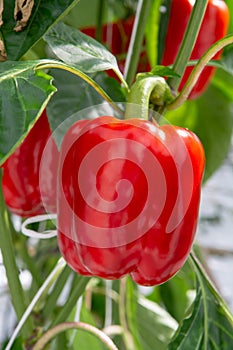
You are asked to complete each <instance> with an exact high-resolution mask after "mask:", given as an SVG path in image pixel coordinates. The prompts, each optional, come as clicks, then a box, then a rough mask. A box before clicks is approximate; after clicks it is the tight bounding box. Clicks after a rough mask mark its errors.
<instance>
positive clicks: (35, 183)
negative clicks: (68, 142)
mask: <svg viewBox="0 0 233 350" xmlns="http://www.w3.org/2000/svg"><path fill="white" fill-rule="evenodd" d="M51 135H52V134H51V130H50V127H49V123H48V119H47V115H46V111H45V110H44V112H43V113H42V115H41V116H40V118H39V119H38V120H37V122H36V123H35V125H34V126H33V128H32V129H31V130H30V132H29V133H28V135H27V136H26V138H25V139H24V141H23V142H22V144H21V145H20V146H19V147H18V148H17V149H16V150H15V151H14V153H13V154H12V155H11V156H10V157H9V158H8V159H7V160H6V162H5V163H4V164H3V168H4V172H3V179H2V189H3V195H4V198H5V202H6V204H7V206H8V207H9V209H10V210H11V212H12V213H14V214H17V215H20V216H22V217H29V216H34V215H38V214H43V213H45V212H46V210H45V208H44V204H45V205H46V208H49V209H50V211H51V212H56V175H55V174H54V169H55V167H56V164H57V161H58V149H57V146H56V144H55V142H54V141H53V139H52V138H51V139H50V137H51ZM48 140H50V143H49V147H50V149H49V151H48V152H47V156H46V160H44V161H43V169H42V170H43V171H41V169H40V167H41V159H42V156H43V152H44V149H45V146H46V144H47V142H48ZM42 193H43V198H42V195H41V194H42Z"/></svg>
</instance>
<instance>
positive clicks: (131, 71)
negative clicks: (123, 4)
mask: <svg viewBox="0 0 233 350" xmlns="http://www.w3.org/2000/svg"><path fill="white" fill-rule="evenodd" d="M151 2H152V1H151V0H139V1H138V5H137V12H136V16H135V20H134V25H133V31H132V35H131V39H130V44H129V49H128V53H127V56H126V62H125V71H124V77H125V80H126V82H127V84H128V85H129V86H130V85H131V84H132V82H133V80H134V78H135V74H136V72H137V66H138V62H139V57H140V53H141V48H142V44H143V38H144V33H145V27H146V21H147V18H148V15H149V12H150V8H151Z"/></svg>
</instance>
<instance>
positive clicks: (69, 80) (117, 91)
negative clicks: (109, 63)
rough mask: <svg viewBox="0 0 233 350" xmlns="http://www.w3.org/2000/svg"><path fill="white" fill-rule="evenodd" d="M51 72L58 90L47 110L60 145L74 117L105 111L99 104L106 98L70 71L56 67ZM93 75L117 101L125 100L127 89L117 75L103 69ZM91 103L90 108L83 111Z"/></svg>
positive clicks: (78, 117)
mask: <svg viewBox="0 0 233 350" xmlns="http://www.w3.org/2000/svg"><path fill="white" fill-rule="evenodd" d="M50 74H51V75H52V76H53V77H54V85H55V86H56V87H57V90H58V91H57V93H56V94H55V95H54V96H53V98H52V99H51V101H50V103H49V105H48V107H47V114H48V118H49V122H50V126H51V129H52V130H53V131H55V130H56V132H55V134H54V137H55V140H56V142H57V144H58V146H59V145H60V144H61V141H62V139H63V136H64V134H65V132H66V131H67V129H68V128H69V126H70V125H71V124H72V123H73V122H74V121H76V120H79V119H91V118H96V117H98V116H100V115H102V114H101V109H99V108H98V106H99V105H100V104H103V101H104V100H103V98H102V97H101V96H100V95H99V94H98V93H97V92H96V91H95V90H94V89H93V88H92V87H91V86H90V85H89V84H87V83H86V82H85V81H84V80H82V79H81V78H79V77H76V76H74V75H73V74H71V73H69V72H66V71H62V70H56V69H54V70H52V71H51V73H50ZM93 79H94V80H95V81H96V82H97V83H98V84H99V85H100V86H101V87H102V88H103V89H104V90H105V91H106V92H107V93H108V94H109V95H110V97H111V98H112V99H113V100H114V101H118V102H121V101H124V100H125V95H124V92H123V90H122V88H121V86H120V84H119V83H118V82H117V81H116V80H115V79H113V78H109V77H108V76H107V75H106V74H105V73H104V72H99V73H95V74H94V75H93ZM88 107H89V108H90V109H89V111H86V112H85V113H80V112H81V111H82V110H84V109H85V108H88ZM88 112H89V113H88ZM102 113H104V107H103V111H102ZM64 121H66V122H65V123H64ZM61 124H62V127H61ZM57 128H58V129H57Z"/></svg>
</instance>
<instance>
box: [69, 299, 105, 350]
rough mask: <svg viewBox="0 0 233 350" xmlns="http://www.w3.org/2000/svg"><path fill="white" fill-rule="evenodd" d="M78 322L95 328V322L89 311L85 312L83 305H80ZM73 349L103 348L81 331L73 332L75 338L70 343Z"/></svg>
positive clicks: (96, 349) (101, 344)
mask: <svg viewBox="0 0 233 350" xmlns="http://www.w3.org/2000/svg"><path fill="white" fill-rule="evenodd" d="M80 321H81V322H84V323H88V324H91V325H92V326H95V327H96V323H95V320H94V318H93V316H92V314H91V312H90V311H88V310H87V308H86V306H85V304H84V303H82V307H81V312H80ZM72 346H73V349H79V350H87V349H95V350H104V349H105V346H104V345H103V343H102V342H101V341H100V340H99V339H98V338H96V337H95V336H93V334H90V333H88V332H84V331H82V330H77V331H75V336H74V339H73V342H72Z"/></svg>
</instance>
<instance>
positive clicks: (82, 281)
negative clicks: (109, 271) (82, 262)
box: [52, 275, 90, 326]
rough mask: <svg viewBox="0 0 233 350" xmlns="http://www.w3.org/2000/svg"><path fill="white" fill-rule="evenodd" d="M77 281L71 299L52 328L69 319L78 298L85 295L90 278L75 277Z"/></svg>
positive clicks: (72, 288) (72, 289)
mask: <svg viewBox="0 0 233 350" xmlns="http://www.w3.org/2000/svg"><path fill="white" fill-rule="evenodd" d="M74 278H75V281H74V283H73V285H72V287H71V294H70V296H69V299H68V300H67V302H66V303H65V305H64V306H63V307H62V309H61V311H60V312H59V313H58V315H57V317H56V318H55V319H54V320H53V322H52V326H55V325H57V324H59V323H61V322H64V321H65V320H66V319H67V317H68V316H69V315H70V313H71V311H72V310H73V308H74V306H75V305H76V303H77V300H78V298H79V297H80V296H81V294H83V292H84V290H85V288H86V285H87V283H88V282H89V280H90V278H88V277H84V276H79V275H75V277H74Z"/></svg>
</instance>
